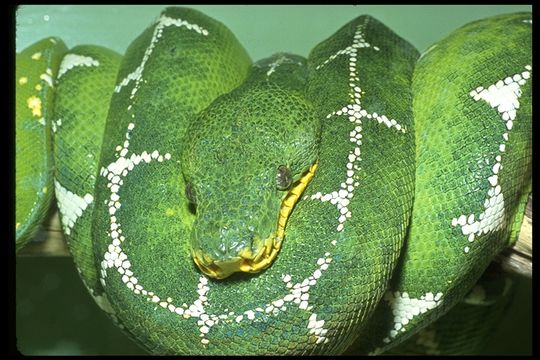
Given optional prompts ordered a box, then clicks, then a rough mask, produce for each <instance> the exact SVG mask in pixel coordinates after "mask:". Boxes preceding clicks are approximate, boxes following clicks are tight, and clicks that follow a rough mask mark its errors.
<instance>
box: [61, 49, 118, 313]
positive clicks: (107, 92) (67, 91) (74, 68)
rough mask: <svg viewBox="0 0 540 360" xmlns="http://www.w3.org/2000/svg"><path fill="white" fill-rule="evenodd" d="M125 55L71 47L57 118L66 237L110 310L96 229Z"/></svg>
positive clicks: (63, 67) (103, 305)
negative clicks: (110, 116)
mask: <svg viewBox="0 0 540 360" xmlns="http://www.w3.org/2000/svg"><path fill="white" fill-rule="evenodd" d="M120 59H121V56H120V55H119V54H117V53H115V52H113V51H111V50H109V49H106V48H103V47H99V46H90V45H83V46H76V47H74V48H72V49H70V50H69V51H68V52H67V53H66V54H65V55H64V58H63V60H62V63H61V64H60V70H59V74H58V77H57V80H56V94H55V109H54V117H53V118H52V133H53V135H54V162H55V165H56V166H55V168H56V170H55V176H54V187H55V194H56V198H57V202H58V209H59V211H60V219H61V221H62V227H63V229H64V233H65V237H66V241H67V243H68V246H69V249H70V250H71V254H72V256H73V260H74V262H75V264H76V265H77V270H78V271H79V273H80V275H81V278H82V279H83V281H84V283H85V285H86V287H87V288H88V290H89V292H90V294H91V295H92V296H93V297H94V299H95V300H96V302H97V304H98V305H99V306H100V307H101V308H102V309H103V310H104V311H106V312H107V313H109V314H111V309H110V305H109V304H108V301H107V299H106V296H105V295H103V289H102V288H101V284H100V282H99V271H98V269H97V268H96V266H95V259H94V250H93V245H92V237H91V230H92V215H93V211H94V206H95V201H94V200H95V195H94V186H95V182H96V176H97V173H98V161H99V154H100V152H101V142H102V139H103V131H104V129H105V122H106V120H107V113H108V111H109V104H110V101H111V95H112V92H113V88H114V85H115V81H116V75H117V73H118V66H119V64H120Z"/></svg>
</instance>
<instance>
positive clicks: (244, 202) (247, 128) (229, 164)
mask: <svg viewBox="0 0 540 360" xmlns="http://www.w3.org/2000/svg"><path fill="white" fill-rule="evenodd" d="M319 133H320V125H319V121H318V118H317V117H316V115H315V113H314V110H313V108H312V106H311V104H310V103H308V102H307V101H306V100H305V99H304V98H303V97H302V96H300V94H298V93H296V92H291V91H288V90H286V89H285V88H283V87H280V86H277V85H276V84H269V83H266V84H257V85H253V84H251V85H249V86H243V87H240V88H238V89H236V90H234V91H233V92H231V93H229V94H227V95H224V96H222V97H220V98H218V99H217V100H216V101H214V103H212V104H211V105H210V106H209V107H208V108H207V109H206V110H204V111H203V112H202V113H200V114H199V115H198V116H197V117H196V118H195V119H194V121H193V122H192V123H191V124H190V127H189V129H188V132H187V135H186V137H185V138H184V143H183V150H182V172H183V176H184V180H185V182H186V197H187V198H188V200H189V201H190V202H191V205H192V209H194V212H195V215H196V219H195V221H194V223H193V227H192V230H191V238H190V241H191V253H192V257H193V260H194V262H195V263H196V264H197V266H198V267H199V269H200V270H201V271H202V272H203V273H205V274H206V275H208V276H210V277H213V278H217V279H222V278H226V277H228V276H230V275H231V274H233V273H235V272H248V273H254V272H258V271H260V270H262V269H265V268H267V267H268V266H270V265H271V263H272V262H273V261H274V259H275V258H276V256H277V254H278V252H279V250H280V248H281V244H282V243H283V240H284V238H285V229H286V223H287V219H288V217H289V215H290V213H291V211H292V210H293V208H294V204H295V203H296V201H297V200H298V199H299V197H300V195H301V193H302V191H303V189H304V188H305V187H306V186H307V184H308V183H309V180H310V179H311V177H312V176H313V172H314V171H315V168H316V160H317V156H318V152H317V149H318V143H319Z"/></svg>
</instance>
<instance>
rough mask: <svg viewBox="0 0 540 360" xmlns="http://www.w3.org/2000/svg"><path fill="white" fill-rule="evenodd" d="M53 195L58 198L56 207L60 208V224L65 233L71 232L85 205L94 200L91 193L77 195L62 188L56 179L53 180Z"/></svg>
mask: <svg viewBox="0 0 540 360" xmlns="http://www.w3.org/2000/svg"><path fill="white" fill-rule="evenodd" d="M54 189H55V196H56V198H57V199H58V208H59V210H60V214H61V215H62V216H61V219H62V225H63V228H64V232H65V233H66V234H67V235H70V234H71V229H72V228H73V226H74V225H75V223H76V222H77V219H78V218H79V217H81V215H82V214H83V211H84V210H86V207H87V206H88V205H90V204H91V203H92V201H94V198H93V197H92V195H91V194H86V195H84V196H82V197H81V196H78V195H77V194H74V193H72V192H71V191H69V190H68V189H66V188H64V187H63V186H62V184H60V182H59V181H58V180H56V179H55V180H54Z"/></svg>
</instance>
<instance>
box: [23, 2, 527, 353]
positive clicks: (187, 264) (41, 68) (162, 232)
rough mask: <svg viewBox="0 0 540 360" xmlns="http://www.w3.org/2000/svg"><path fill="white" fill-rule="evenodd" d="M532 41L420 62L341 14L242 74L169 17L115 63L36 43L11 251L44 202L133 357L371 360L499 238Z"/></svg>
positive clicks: (420, 321) (409, 49)
mask: <svg viewBox="0 0 540 360" xmlns="http://www.w3.org/2000/svg"><path fill="white" fill-rule="evenodd" d="M531 22H532V20H531V14H529V13H518V14H510V15H503V16H497V17H493V18H489V19H485V20H480V21H476V22H473V23H470V24H467V25H465V26H464V27H462V28H460V29H458V30H456V31H455V32H453V33H452V34H450V35H449V36H448V37H447V38H445V39H443V40H441V41H439V42H437V43H436V44H434V45H433V46H432V47H431V48H430V49H429V50H428V51H427V52H425V53H424V54H422V56H420V55H419V53H418V51H417V50H416V49H415V48H414V47H413V46H411V45H410V44H409V43H408V42H406V41H405V40H404V39H402V38H400V37H399V36H397V35H396V34H395V33H393V32H392V31H391V30H390V29H388V28H387V27H385V26H384V25H383V24H381V23H380V22H378V21H377V20H375V19H373V18H371V17H369V16H361V17H358V18H356V19H354V20H352V21H351V22H349V23H348V24H346V25H344V26H343V27H342V28H341V29H339V30H338V31H337V32H336V33H335V34H334V35H332V36H331V37H330V38H328V39H327V40H325V41H323V42H321V43H320V44H319V45H317V46H316V47H315V48H314V49H313V50H312V51H311V53H310V55H309V57H308V58H307V59H305V58H303V57H301V56H297V55H292V54H286V53H281V54H276V55H274V56H272V57H270V58H267V59H264V60H260V61H258V62H256V63H254V64H252V62H251V59H250V58H249V56H248V55H247V53H246V52H245V50H244V49H243V48H242V46H241V45H240V44H239V43H238V41H237V40H236V38H235V37H234V35H233V34H232V33H231V32H230V31H229V30H228V29H227V28H226V27H225V26H224V25H223V24H221V23H219V22H217V21H215V20H213V19H211V18H209V17H207V16H205V15H203V14H201V13H200V12H197V11H195V10H191V9H187V8H168V9H166V10H164V11H163V12H162V14H161V15H160V17H159V18H158V19H157V21H156V22H155V24H153V25H152V26H150V27H149V28H148V29H147V30H146V31H144V32H143V33H142V34H141V35H140V36H139V37H138V38H137V39H136V40H135V41H134V42H133V43H132V44H131V45H130V47H129V48H128V50H127V51H126V54H125V55H124V56H123V57H121V56H120V55H118V54H116V53H114V52H113V51H111V50H108V49H105V48H102V47H97V46H78V47H75V48H73V49H70V50H67V49H66V47H65V45H64V44H63V43H62V41H61V40H60V39H57V38H47V39H44V40H42V41H40V42H38V43H36V44H34V45H33V46H31V47H29V48H28V49H26V50H25V51H23V52H22V53H20V54H18V55H17V74H16V76H17V78H16V81H17V189H16V190H17V214H16V221H17V225H16V226H17V244H18V245H17V247H18V248H20V247H22V244H24V242H25V241H26V240H27V239H28V238H29V237H30V236H31V234H32V229H33V228H34V227H35V224H37V223H39V221H41V220H40V219H42V216H43V214H44V212H45V211H46V209H47V206H48V203H49V202H50V198H51V196H52V193H53V189H54V193H55V196H56V199H57V202H58V205H59V210H60V215H61V220H62V225H63V228H64V232H65V235H66V238H67V240H68V244H69V247H70V251H71V252H72V255H73V258H74V261H75V263H76V264H77V267H78V269H79V271H80V274H81V278H82V279H83V281H84V282H85V285H86V286H87V288H88V289H89V291H90V293H91V294H92V296H93V297H94V298H95V300H96V302H97V303H98V305H99V306H100V307H101V308H102V309H103V310H104V311H106V312H107V313H108V314H109V315H110V317H111V318H112V319H113V320H114V321H115V322H116V323H117V324H118V325H119V326H120V327H121V328H123V329H124V330H125V331H126V333H127V334H128V335H129V336H131V337H132V338H133V339H135V340H136V341H137V342H138V343H139V344H140V345H142V346H143V347H144V348H146V349H147V350H149V351H151V352H154V353H159V354H169V353H176V354H285V353H289V354H315V353H326V354H328V353H341V352H343V351H344V350H345V349H346V348H347V347H348V346H349V345H351V343H352V342H353V341H354V340H355V339H358V343H359V348H360V349H361V351H364V352H366V353H368V352H369V353H375V354H376V353H382V352H384V351H386V350H388V349H391V348H392V347H394V346H395V345H397V344H399V343H401V342H403V340H405V339H407V338H409V337H411V336H412V335H414V334H416V333H419V331H421V329H422V328H425V327H426V326H427V325H428V324H430V323H433V322H434V321H435V320H436V319H437V318H440V317H441V316H442V315H443V314H445V313H446V312H448V311H449V310H450V309H451V308H452V307H454V306H455V305H456V304H458V303H459V302H460V301H461V300H462V299H463V298H464V297H465V296H466V295H467V293H468V292H469V291H470V290H471V288H473V286H474V285H475V283H476V282H477V281H478V279H479V278H480V276H481V274H482V273H483V271H484V270H485V269H486V267H487V265H488V264H489V262H490V261H491V260H492V258H493V257H494V256H495V255H496V254H497V253H499V252H500V251H501V250H502V249H504V248H505V247H507V246H509V245H511V244H512V243H513V242H514V241H515V240H516V238H517V232H518V231H519V227H520V224H521V220H522V217H523V210H524V206H525V203H526V199H527V196H528V194H529V193H530V191H531V182H530V171H531V163H530V158H531V147H530V145H531V131H530V130H531V81H532V80H531V76H532V68H531ZM51 136H52V137H53V138H54V139H51ZM51 142H54V150H51V148H50V147H51ZM36 150H39V151H36ZM53 157H54V159H53ZM53 163H54V166H53ZM53 171H54V174H53V173H52V172H53ZM493 288H494V289H495V290H494V292H495V293H499V294H503V293H505V292H506V290H505V288H504V287H500V286H499V287H498V286H494V287H493ZM424 337H425V336H424ZM420 343H422V342H421V341H420ZM424 343H426V342H425V341H424ZM426 346H427V345H426Z"/></svg>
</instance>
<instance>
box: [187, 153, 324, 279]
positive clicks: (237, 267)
mask: <svg viewBox="0 0 540 360" xmlns="http://www.w3.org/2000/svg"><path fill="white" fill-rule="evenodd" d="M316 169H317V162H315V163H313V165H311V167H310V168H309V169H308V171H306V173H305V174H304V175H302V177H301V178H300V179H298V180H297V181H296V182H295V183H294V184H293V185H292V187H291V189H290V190H289V191H288V192H287V194H286V195H285V197H284V198H283V200H282V201H281V206H280V209H279V216H278V221H277V230H276V232H275V233H273V234H272V235H271V236H270V237H268V238H266V239H265V240H264V241H261V243H262V245H261V246H260V247H259V250H258V251H256V252H253V251H252V250H251V249H250V248H244V249H242V250H241V251H240V252H239V253H238V256H235V257H232V258H230V259H227V260H215V259H213V258H212V257H211V256H208V255H206V254H202V253H201V252H200V251H195V250H194V251H193V252H192V257H193V261H194V262H195V264H197V266H198V267H199V269H200V270H201V271H202V272H203V273H204V274H205V275H207V276H209V277H212V278H214V279H224V278H226V277H229V276H230V275H232V274H233V273H235V272H246V273H257V272H259V271H261V270H264V269H266V268H267V267H269V266H270V264H272V263H273V262H274V259H275V258H276V256H277V254H278V252H279V250H280V249H281V244H282V243H283V239H284V238H285V228H286V225H287V221H288V219H289V216H290V215H291V212H292V210H293V208H294V206H295V204H296V203H297V202H298V200H299V199H300V196H301V195H302V193H303V192H304V190H305V188H306V187H307V185H308V184H309V183H310V181H311V179H312V178H313V175H315V170H316Z"/></svg>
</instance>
